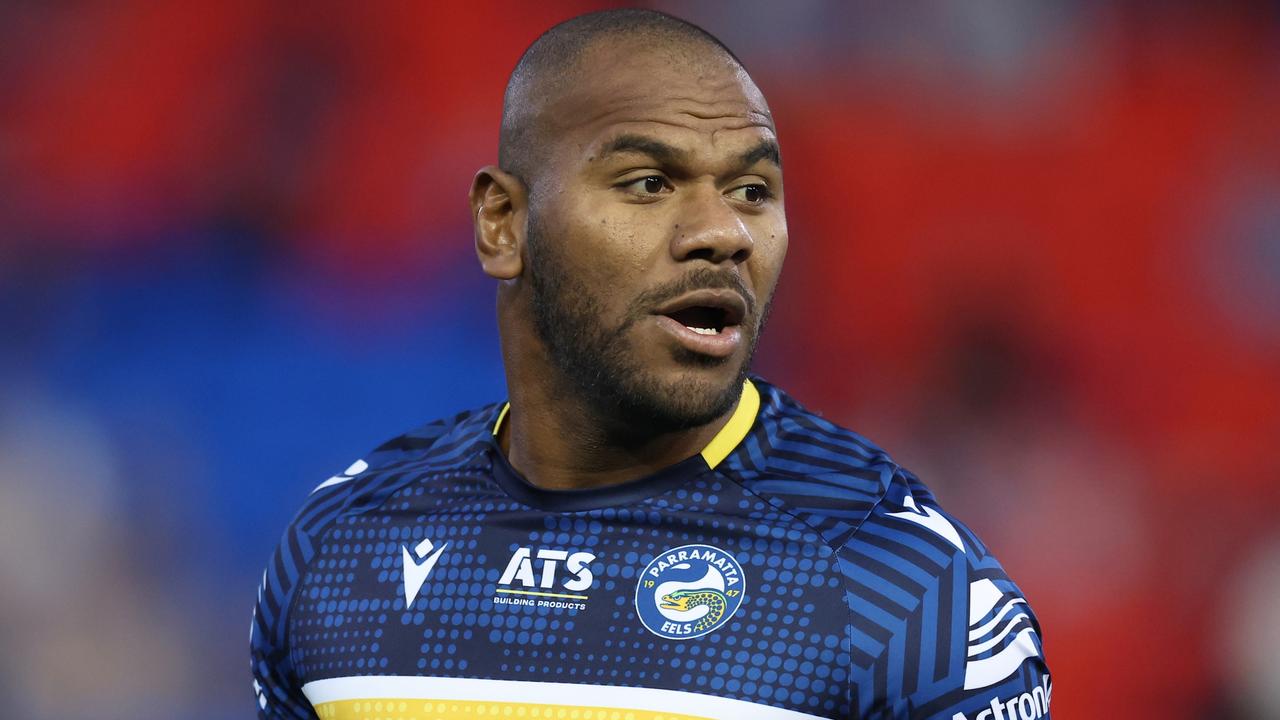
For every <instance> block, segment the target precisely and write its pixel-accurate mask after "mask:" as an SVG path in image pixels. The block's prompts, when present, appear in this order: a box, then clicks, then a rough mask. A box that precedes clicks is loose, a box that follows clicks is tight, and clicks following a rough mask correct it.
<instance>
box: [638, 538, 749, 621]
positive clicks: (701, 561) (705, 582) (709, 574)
mask: <svg viewBox="0 0 1280 720" xmlns="http://www.w3.org/2000/svg"><path fill="white" fill-rule="evenodd" d="M745 592H746V580H745V579H744V577H743V574H742V566H741V565H739V564H738V561H737V560H736V559H734V557H733V556H732V555H730V554H729V553H727V552H725V551H724V550H721V549H720V548H718V547H714V546H712V545H682V546H680V547H677V548H672V549H670V550H667V551H665V552H662V553H661V554H659V555H658V556H656V557H654V558H653V560H651V561H650V562H649V564H648V566H646V567H645V569H644V571H643V572H641V573H640V579H639V580H638V581H637V582H636V614H637V615H638V616H639V617H640V622H641V623H643V624H644V626H645V628H646V629H647V630H648V631H649V632H651V633H653V634H654V635H657V636H659V637H664V638H668V639H671V640H688V639H690V638H696V637H701V636H702V635H706V634H707V633H709V632H713V631H715V630H717V629H718V628H720V627H723V626H724V624H725V623H727V622H729V618H731V617H733V614H734V613H735V612H737V611H738V608H739V607H740V606H741V605H742V598H743V596H744V594H745Z"/></svg>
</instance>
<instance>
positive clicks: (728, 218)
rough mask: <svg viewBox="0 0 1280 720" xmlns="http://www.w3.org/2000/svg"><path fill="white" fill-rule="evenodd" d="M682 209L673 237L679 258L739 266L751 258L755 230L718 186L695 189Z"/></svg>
mask: <svg viewBox="0 0 1280 720" xmlns="http://www.w3.org/2000/svg"><path fill="white" fill-rule="evenodd" d="M681 210H682V212H681V213H680V220H679V222H678V227H675V228H673V229H672V237H671V255H672V257H674V258H675V259H676V260H677V261H685V260H706V261H708V262H710V263H712V264H714V265H721V264H732V265H737V264H739V263H741V262H744V261H745V260H746V259H747V258H749V257H751V250H752V248H753V247H754V241H753V240H752V239H751V233H750V232H748V230H747V226H746V225H745V224H744V223H743V222H742V216H741V215H739V214H738V212H737V210H735V209H734V208H733V206H732V205H731V204H730V201H729V200H728V199H726V198H725V197H724V196H723V195H722V194H721V193H720V191H719V190H718V189H717V188H714V187H704V188H694V189H691V190H690V191H689V192H688V193H686V196H685V198H684V206H683V207H682V208H681Z"/></svg>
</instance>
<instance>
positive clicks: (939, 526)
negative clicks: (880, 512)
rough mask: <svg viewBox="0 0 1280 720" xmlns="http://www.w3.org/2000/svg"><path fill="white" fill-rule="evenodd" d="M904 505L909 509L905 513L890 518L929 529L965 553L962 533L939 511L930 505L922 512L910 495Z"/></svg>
mask: <svg viewBox="0 0 1280 720" xmlns="http://www.w3.org/2000/svg"><path fill="white" fill-rule="evenodd" d="M902 504H903V505H905V506H906V507H907V510H905V511H903V512H894V513H889V517H896V518H901V519H903V520H910V521H911V522H913V523H915V524H917V525H920V526H922V527H925V528H928V529H929V530H932V531H933V532H934V533H936V534H938V535H941V536H942V537H944V538H946V539H947V541H948V542H950V543H951V544H952V545H955V546H956V547H957V548H959V550H960V552H964V543H962V542H961V541H960V533H958V532H956V526H955V525H952V524H951V521H950V520H948V519H946V518H944V517H942V515H941V514H939V513H938V511H937V510H934V509H933V508H931V507H929V506H928V505H926V506H925V508H924V509H923V510H921V509H920V506H919V505H916V499H915V498H913V497H911V496H910V495H907V497H906V499H905V500H903V501H902Z"/></svg>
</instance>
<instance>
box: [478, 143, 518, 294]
mask: <svg viewBox="0 0 1280 720" xmlns="http://www.w3.org/2000/svg"><path fill="white" fill-rule="evenodd" d="M470 199H471V219H472V221H473V222H474V223H475V228H476V256H477V257H479V258H480V267H482V268H484V271H485V274H487V275H489V276H490V277H494V278H497V279H498V280H512V279H515V278H517V277H519V276H520V273H521V272H523V270H524V259H523V258H524V242H525V222H526V219H527V218H528V209H529V194H528V192H527V191H526V190H525V187H524V183H522V182H520V179H519V178H517V177H516V176H515V175H512V174H511V173H509V172H505V171H503V170H502V169H501V168H498V167H496V166H494V165H488V166H486V167H482V168H480V170H479V171H478V172H477V173H476V177H475V179H474V180H472V181H471V196H470Z"/></svg>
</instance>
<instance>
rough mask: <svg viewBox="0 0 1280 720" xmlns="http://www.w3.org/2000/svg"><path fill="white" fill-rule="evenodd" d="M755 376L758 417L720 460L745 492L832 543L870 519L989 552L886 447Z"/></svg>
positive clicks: (961, 548) (944, 544)
mask: <svg viewBox="0 0 1280 720" xmlns="http://www.w3.org/2000/svg"><path fill="white" fill-rule="evenodd" d="M754 382H755V384H756V386H757V387H758V388H759V390H760V395H761V410H760V416H759V422H758V423H757V427H755V428H754V429H753V431H752V433H751V434H750V435H749V436H748V438H747V439H746V440H745V441H744V443H743V447H742V448H741V451H740V452H738V453H735V455H734V457H733V458H732V459H731V461H729V462H726V463H725V465H726V467H725V469H726V471H728V472H730V473H731V474H732V475H734V476H735V477H736V479H737V480H738V481H739V482H740V483H741V484H742V485H743V486H745V487H746V488H747V489H748V490H749V491H751V492H753V493H755V494H757V495H760V496H762V497H764V498H765V499H767V500H769V501H770V502H771V503H772V504H774V505H775V506H780V507H782V508H783V509H785V510H786V511H787V512H789V513H790V514H791V515H793V516H795V517H798V518H800V519H802V520H804V521H805V522H806V523H807V524H809V525H810V526H812V527H814V529H816V530H817V531H818V532H819V534H820V535H822V537H823V539H824V540H826V542H827V543H828V544H829V545H831V546H832V547H833V548H842V547H845V546H847V545H848V544H849V543H850V542H852V541H853V540H854V538H855V537H856V536H858V534H859V532H860V531H864V532H866V531H870V528H864V526H865V525H866V524H867V523H869V522H875V523H876V524H877V526H878V527H882V526H883V527H888V528H893V527H895V526H901V527H902V528H903V529H904V530H905V531H907V532H908V534H912V535H919V538H920V541H921V542H925V543H927V544H929V545H933V546H937V548H938V550H939V551H940V552H947V551H948V549H949V551H958V552H960V553H965V552H970V553H972V554H974V555H977V556H979V557H982V556H985V555H986V554H987V549H986V547H985V546H984V545H983V544H982V542H981V541H980V540H979V539H978V538H977V536H976V535H974V533H973V532H971V531H970V530H969V529H968V528H967V527H965V526H964V525H963V524H962V523H961V522H959V521H958V520H956V519H955V518H954V517H952V516H950V515H949V514H947V513H946V512H945V511H944V510H942V508H941V507H940V506H939V505H938V502H937V499H936V498H935V497H934V495H933V493H932V492H931V491H930V490H929V488H928V487H927V486H926V485H925V484H924V482H922V481H921V480H920V479H919V478H918V477H916V475H915V474H913V473H912V472H911V471H910V470H908V469H907V468H905V467H903V466H902V465H900V464H898V463H897V462H896V461H895V460H894V459H893V458H892V457H891V456H890V455H889V453H887V452H886V451H885V450H883V449H882V448H880V447H879V446H877V445H876V444H875V443H873V442H871V441H870V440H868V439H867V438H865V437H863V436H862V435H860V434H858V433H856V432H854V431H853V430H850V429H848V428H846V427H843V426H841V425H838V424H836V423H834V422H832V421H830V420H828V419H826V418H824V417H822V416H820V415H818V414H817V413H814V412H812V411H810V410H807V409H806V408H804V407H803V406H802V405H800V404H799V403H798V402H796V401H795V400H794V399H792V398H791V397H790V396H789V395H787V394H786V393H785V392H783V391H782V390H780V389H779V388H777V387H775V386H773V385H770V384H768V383H765V382H763V381H761V380H755V381H754ZM878 531H879V530H877V532H878Z"/></svg>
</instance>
